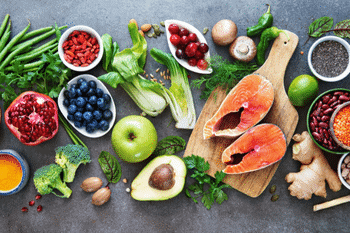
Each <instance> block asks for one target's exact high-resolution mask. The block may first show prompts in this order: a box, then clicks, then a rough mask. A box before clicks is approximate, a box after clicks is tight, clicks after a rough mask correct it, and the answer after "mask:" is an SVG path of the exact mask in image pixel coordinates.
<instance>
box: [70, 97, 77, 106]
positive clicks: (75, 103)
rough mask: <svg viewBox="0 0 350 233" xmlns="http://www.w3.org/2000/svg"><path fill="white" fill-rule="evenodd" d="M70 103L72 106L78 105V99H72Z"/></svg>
mask: <svg viewBox="0 0 350 233" xmlns="http://www.w3.org/2000/svg"><path fill="white" fill-rule="evenodd" d="M69 103H70V104H74V105H77V99H74V98H73V99H70V100H69Z"/></svg>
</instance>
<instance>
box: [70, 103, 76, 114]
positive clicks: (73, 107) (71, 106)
mask: <svg viewBox="0 0 350 233" xmlns="http://www.w3.org/2000/svg"><path fill="white" fill-rule="evenodd" d="M76 111H77V106H76V105H74V104H71V105H69V107H68V114H72V115H73V114H74V113H75V112H76Z"/></svg>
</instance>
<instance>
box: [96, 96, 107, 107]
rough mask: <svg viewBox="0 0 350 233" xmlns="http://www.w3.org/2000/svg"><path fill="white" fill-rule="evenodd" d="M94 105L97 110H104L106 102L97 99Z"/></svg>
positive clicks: (102, 99)
mask: <svg viewBox="0 0 350 233" xmlns="http://www.w3.org/2000/svg"><path fill="white" fill-rule="evenodd" d="M96 104H97V107H98V108H99V109H104V108H105V107H106V101H105V99H104V98H98V99H97V103H96Z"/></svg>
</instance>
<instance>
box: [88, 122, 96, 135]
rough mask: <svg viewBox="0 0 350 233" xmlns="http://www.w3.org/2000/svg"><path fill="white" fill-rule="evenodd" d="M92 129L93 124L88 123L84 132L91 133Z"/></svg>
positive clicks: (93, 129)
mask: <svg viewBox="0 0 350 233" xmlns="http://www.w3.org/2000/svg"><path fill="white" fill-rule="evenodd" d="M94 131H95V128H94V127H93V126H91V125H90V124H88V125H87V126H86V132H88V133H93V132H94Z"/></svg>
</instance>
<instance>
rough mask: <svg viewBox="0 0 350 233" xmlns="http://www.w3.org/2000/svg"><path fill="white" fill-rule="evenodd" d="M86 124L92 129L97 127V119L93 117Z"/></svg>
mask: <svg viewBox="0 0 350 233" xmlns="http://www.w3.org/2000/svg"><path fill="white" fill-rule="evenodd" d="M88 126H91V127H93V128H94V129H98V122H97V120H95V119H93V120H92V121H91V122H90V123H88Z"/></svg>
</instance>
